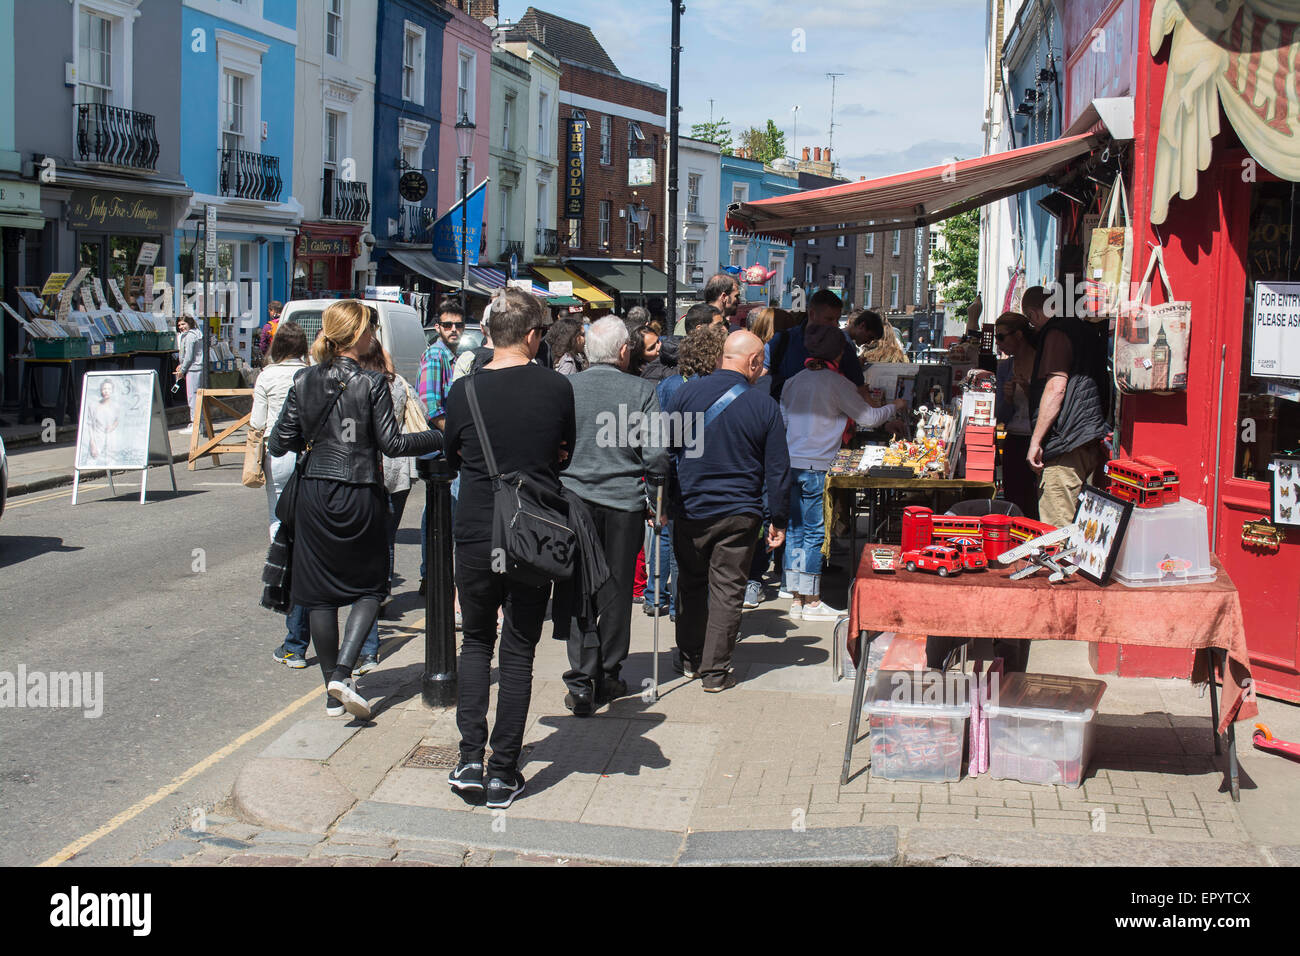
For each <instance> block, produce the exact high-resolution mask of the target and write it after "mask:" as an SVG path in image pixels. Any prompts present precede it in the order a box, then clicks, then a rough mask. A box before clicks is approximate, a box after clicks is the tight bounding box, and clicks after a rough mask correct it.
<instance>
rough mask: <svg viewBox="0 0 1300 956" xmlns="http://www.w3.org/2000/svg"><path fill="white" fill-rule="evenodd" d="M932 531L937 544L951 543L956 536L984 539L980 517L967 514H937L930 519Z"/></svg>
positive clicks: (977, 539)
mask: <svg viewBox="0 0 1300 956" xmlns="http://www.w3.org/2000/svg"><path fill="white" fill-rule="evenodd" d="M930 533H931V535H932V536H933V540H934V542H935V543H936V544H939V543H944V542H947V543H951V542H952V541H953V540H954V539H955V538H973V539H974V540H976V541H982V540H983V531H982V530H981V529H980V519H979V518H973V517H968V516H966V515H935V516H934V517H933V518H931V519H930Z"/></svg>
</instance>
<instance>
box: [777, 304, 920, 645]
mask: <svg viewBox="0 0 1300 956" xmlns="http://www.w3.org/2000/svg"><path fill="white" fill-rule="evenodd" d="M804 347H805V348H806V349H807V351H808V359H807V360H806V361H805V362H804V370H803V371H802V372H799V373H798V374H796V375H794V376H791V377H790V378H789V379H788V380H787V381H786V383H785V387H784V388H782V390H781V417H782V418H783V419H784V420H785V433H786V434H785V437H786V446H787V447H788V448H789V451H790V479H791V480H790V522H789V524H788V525H787V527H786V538H785V589H786V590H787V591H789V592H790V593H791V594H792V595H793V601H792V602H791V604H790V616H791V617H793V618H802V619H803V620H805V621H833V620H835V619H837V618H838V617H839V616H840V615H841V614H843V613H844V612H843V611H838V610H836V609H835V608H833V607H830V606H829V605H827V604H825V603H823V602H822V600H821V597H820V595H821V572H822V540H823V538H824V537H825V533H826V523H825V519H824V518H823V516H822V495H823V493H824V491H825V489H826V473H827V472H828V471H829V470H830V467H831V463H832V462H833V461H834V460H835V453H836V452H838V451H839V450H840V445H841V444H842V438H843V435H844V428H845V424H846V422H847V420H848V419H850V418H851V419H853V421H855V422H856V423H857V424H859V425H862V426H864V427H866V428H876V427H879V426H880V425H883V424H885V422H887V421H888V420H889V419H890V418H892V417H893V416H894V415H895V414H896V413H897V412H898V411H899V410H900V409H903V408H906V407H907V402H906V401H905V400H904V399H901V398H900V399H897V400H895V401H893V402H891V403H890V404H888V405H885V406H884V407H883V408H872V407H871V406H870V405H868V404H867V403H866V401H864V400H863V398H862V396H861V395H859V394H858V390H857V388H856V387H855V386H854V384H853V383H852V382H850V381H849V380H848V379H847V378H845V377H844V376H843V375H841V374H840V372H839V368H838V364H837V363H838V362H839V359H840V356H841V354H843V352H844V333H842V332H841V331H840V330H839V329H838V328H836V327H835V326H833V325H809V326H807V328H806V329H805V331H804Z"/></svg>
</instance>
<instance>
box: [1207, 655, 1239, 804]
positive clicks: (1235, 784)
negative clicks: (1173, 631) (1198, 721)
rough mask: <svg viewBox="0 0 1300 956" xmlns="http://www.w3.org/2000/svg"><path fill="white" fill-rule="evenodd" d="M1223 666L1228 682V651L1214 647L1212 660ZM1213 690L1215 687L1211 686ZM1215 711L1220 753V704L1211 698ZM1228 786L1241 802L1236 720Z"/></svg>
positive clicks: (1231, 731) (1216, 745)
mask: <svg viewBox="0 0 1300 956" xmlns="http://www.w3.org/2000/svg"><path fill="white" fill-rule="evenodd" d="M1216 658H1217V662H1218V663H1219V664H1220V665H1221V666H1222V667H1223V679H1224V682H1225V683H1226V682H1227V680H1228V652H1227V651H1226V650H1224V649H1222V648H1214V649H1212V650H1211V651H1210V662H1211V665H1213V664H1214V663H1215V661H1216ZM1210 680H1211V681H1213V680H1214V668H1213V666H1211V668H1210ZM1211 690H1213V687H1212V686H1211ZM1211 701H1212V703H1213V708H1214V709H1213V713H1214V752H1215V753H1216V754H1218V753H1220V752H1221V751H1220V747H1219V714H1218V710H1219V705H1218V702H1217V701H1214V699H1213V697H1212V698H1211ZM1227 737H1228V787H1229V789H1230V790H1231V791H1232V800H1233V802H1234V803H1240V802H1241V774H1240V771H1239V769H1238V767H1237V725H1236V723H1235V722H1230V723H1229V724H1228V730H1227Z"/></svg>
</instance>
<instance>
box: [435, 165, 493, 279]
mask: <svg viewBox="0 0 1300 956" xmlns="http://www.w3.org/2000/svg"><path fill="white" fill-rule="evenodd" d="M486 195H487V180H486V179H485V180H483V182H481V183H479V184H478V185H477V186H475V187H474V188H473V189H471V190H470V193H469V196H467V197H466V198H465V200H464V203H465V206H466V209H465V211H464V213H462V212H461V208H460V206H461V204H460V203H456V205H454V206H452V207H451V208H450V209H449V210H447V211H446V212H445V213H443V214H442V216H441V217H439V219H438V220H437V222H435V223H434V224H433V228H432V229H431V230H430V231H431V232H432V234H433V257H434V258H435V259H437V260H438V261H439V262H457V263H459V262H460V249H461V245H462V238H461V219H462V218H464V219H465V236H464V246H465V252H466V258H467V259H468V260H469V265H471V266H476V265H478V257H479V252H480V251H481V240H482V237H483V201H484V198H485V197H486Z"/></svg>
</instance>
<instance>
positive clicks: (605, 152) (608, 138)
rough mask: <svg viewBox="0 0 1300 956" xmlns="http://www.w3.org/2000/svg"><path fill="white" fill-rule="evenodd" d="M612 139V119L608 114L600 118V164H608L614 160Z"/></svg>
mask: <svg viewBox="0 0 1300 956" xmlns="http://www.w3.org/2000/svg"><path fill="white" fill-rule="evenodd" d="M613 141H614V120H613V118H612V117H609V116H602V117H601V118H600V164H601V165H602V166H608V165H609V164H610V163H611V162H613V161H614V157H613V155H612V146H613Z"/></svg>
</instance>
